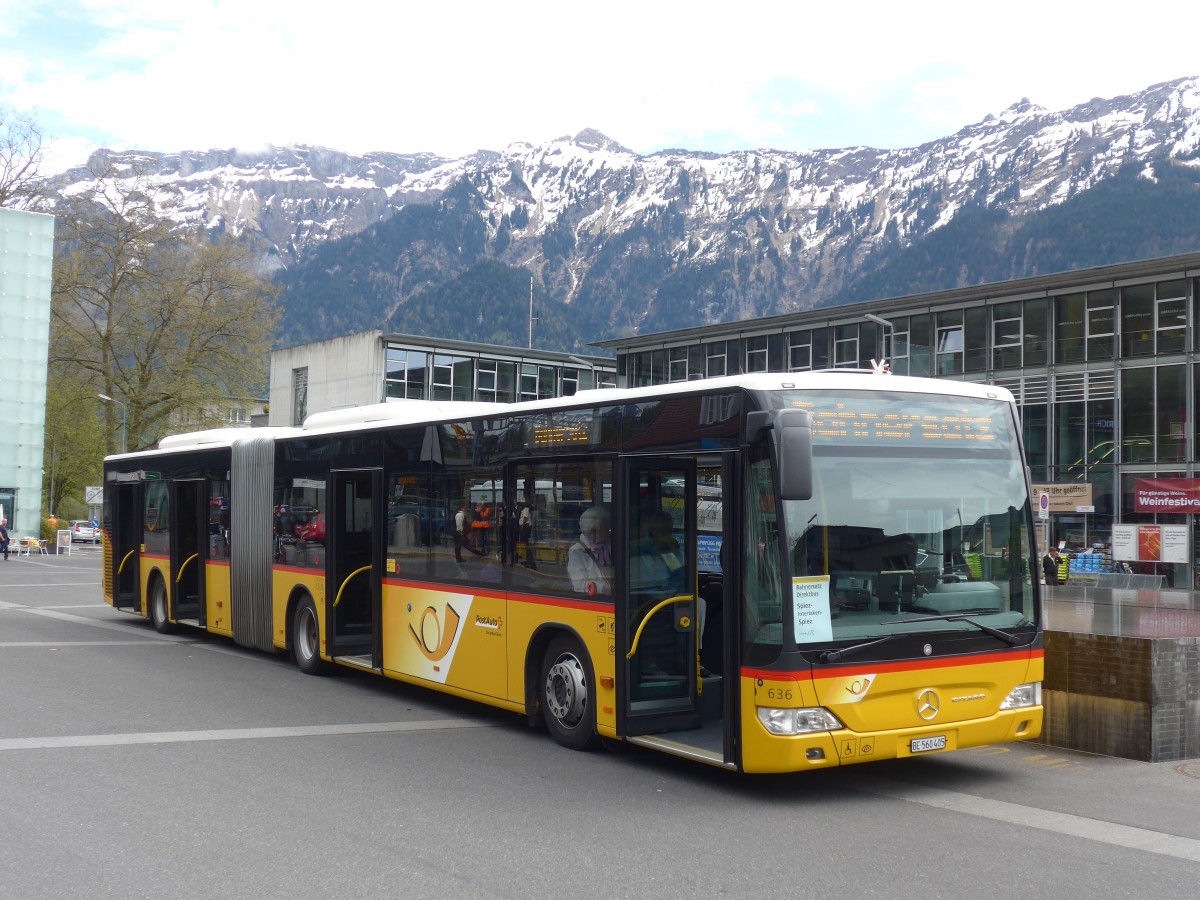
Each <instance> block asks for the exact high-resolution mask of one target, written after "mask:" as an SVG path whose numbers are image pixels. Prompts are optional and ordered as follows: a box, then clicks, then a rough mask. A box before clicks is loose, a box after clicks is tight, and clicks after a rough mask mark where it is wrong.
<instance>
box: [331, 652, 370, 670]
mask: <svg viewBox="0 0 1200 900" xmlns="http://www.w3.org/2000/svg"><path fill="white" fill-rule="evenodd" d="M333 661H334V662H335V663H341V664H342V665H343V666H353V667H354V668H356V669H366V670H367V671H368V672H378V671H379V669H377V668H375V666H374V665H372V660H371V654H369V653H364V654H363V655H361V656H335V657H334V658H333Z"/></svg>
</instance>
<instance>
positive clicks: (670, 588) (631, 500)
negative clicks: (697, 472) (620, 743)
mask: <svg viewBox="0 0 1200 900" xmlns="http://www.w3.org/2000/svg"><path fill="white" fill-rule="evenodd" d="M629 491H630V496H629V497H628V507H627V508H628V516H629V518H628V522H627V526H628V527H627V530H626V533H627V535H628V536H629V542H630V546H629V551H628V552H629V568H628V571H629V597H628V604H627V607H626V609H627V615H628V617H629V619H628V626H629V635H630V641H631V645H632V646H633V649H634V654H633V657H632V658H631V659H630V660H629V663H628V664H629V679H630V680H629V700H630V710H631V712H635V713H636V712H668V711H674V710H686V709H690V708H691V706H692V705H693V698H694V696H695V679H696V667H697V664H698V663H697V658H696V652H697V641H696V638H697V630H698V622H697V619H696V603H695V593H694V586H695V574H694V573H695V560H694V558H693V557H694V553H695V551H694V548H695V546H696V541H695V534H694V531H695V525H694V522H695V515H694V510H692V509H690V508H689V504H692V505H693V506H694V500H693V499H692V498H694V497H695V476H694V474H693V473H692V472H691V471H690V470H689V469H687V468H682V467H681V468H671V467H666V466H662V467H660V466H647V467H634V468H631V470H630V480H629Z"/></svg>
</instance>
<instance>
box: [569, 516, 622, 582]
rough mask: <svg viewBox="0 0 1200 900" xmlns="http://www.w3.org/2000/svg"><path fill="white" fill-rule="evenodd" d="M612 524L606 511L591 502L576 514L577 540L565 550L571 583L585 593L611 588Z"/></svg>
mask: <svg viewBox="0 0 1200 900" xmlns="http://www.w3.org/2000/svg"><path fill="white" fill-rule="evenodd" d="M611 540H612V527H611V520H610V518H609V515H608V511H607V510H605V509H603V508H601V507H598V506H593V507H591V508H590V509H585V510H584V511H583V514H582V515H581V516H580V517H579V540H578V541H576V542H575V543H574V544H573V545H572V547H571V549H570V550H568V551H567V572H568V573H569V574H570V576H571V586H572V587H573V588H574V589H575V590H576V591H578V592H579V593H581V594H587V595H588V596H589V597H591V596H593V595H595V594H607V593H610V592H611V584H612V543H611Z"/></svg>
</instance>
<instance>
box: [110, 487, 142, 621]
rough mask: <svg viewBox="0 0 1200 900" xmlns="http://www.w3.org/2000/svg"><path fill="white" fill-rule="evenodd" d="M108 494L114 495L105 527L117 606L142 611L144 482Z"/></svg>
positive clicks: (115, 489)
mask: <svg viewBox="0 0 1200 900" xmlns="http://www.w3.org/2000/svg"><path fill="white" fill-rule="evenodd" d="M105 490H106V493H107V492H110V491H111V494H112V509H111V514H110V518H109V521H108V522H106V523H105V525H106V526H107V528H108V534H107V536H106V537H107V540H108V541H109V542H110V544H111V547H110V548H109V551H110V557H109V563H110V565H111V566H112V599H113V606H114V607H116V608H117V609H133V610H137V611H140V610H141V608H142V583H141V568H142V567H141V557H140V551H141V548H142V502H143V500H142V498H143V497H144V492H143V490H142V482H141V481H114V482H110V483H109V486H108V487H107V488H106V489H105Z"/></svg>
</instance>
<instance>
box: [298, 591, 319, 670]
mask: <svg viewBox="0 0 1200 900" xmlns="http://www.w3.org/2000/svg"><path fill="white" fill-rule="evenodd" d="M292 653H293V655H294V656H295V657H296V666H297V667H298V668H299V669H300V671H301V672H303V673H305V674H306V675H320V674H321V672H322V671H324V669H325V664H324V662H322V660H321V623H320V621H319V620H318V619H317V607H316V606H315V605H313V602H312V597H305V598H304V599H303V600H301V601H300V605H299V606H298V607H297V608H296V616H295V618H294V619H292Z"/></svg>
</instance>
